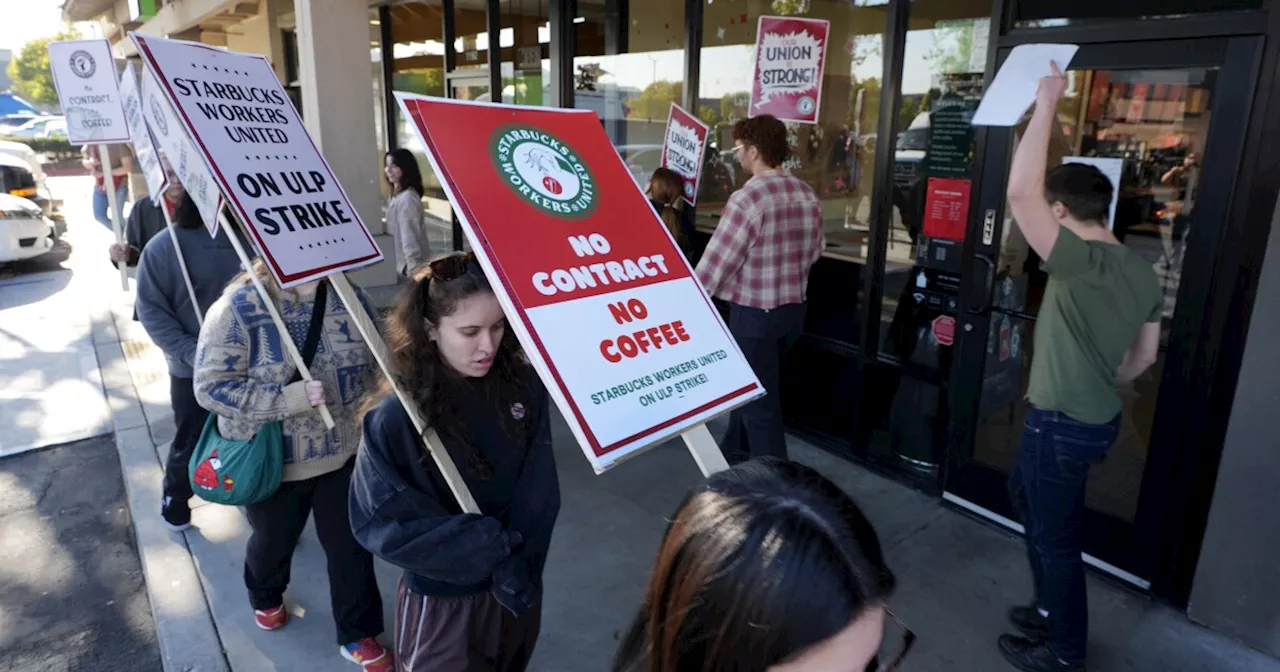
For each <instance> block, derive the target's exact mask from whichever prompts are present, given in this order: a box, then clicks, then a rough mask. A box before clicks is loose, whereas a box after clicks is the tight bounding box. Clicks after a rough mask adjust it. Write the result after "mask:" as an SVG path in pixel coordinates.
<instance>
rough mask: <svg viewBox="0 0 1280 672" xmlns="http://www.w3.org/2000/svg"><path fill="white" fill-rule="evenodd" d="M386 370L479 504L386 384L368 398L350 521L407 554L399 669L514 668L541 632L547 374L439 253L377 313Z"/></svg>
mask: <svg viewBox="0 0 1280 672" xmlns="http://www.w3.org/2000/svg"><path fill="white" fill-rule="evenodd" d="M385 332H386V333H385V337H386V341H387V345H388V346H389V350H390V352H391V353H392V354H391V362H390V374H391V375H392V376H393V377H394V379H395V381H396V383H397V384H398V385H399V386H400V387H401V389H402V390H404V391H405V392H406V393H407V395H408V396H409V397H411V399H412V403H414V404H415V405H416V406H417V408H418V410H419V412H421V414H422V416H423V417H424V418H425V419H426V421H427V424H428V425H429V426H430V427H432V428H434V429H435V430H436V432H437V433H438V434H439V435H440V437H441V440H442V442H443V443H444V446H445V448H446V450H447V451H448V453H449V455H450V457H452V459H453V461H454V463H455V464H457V465H458V468H459V469H460V471H461V472H462V475H463V480H464V481H465V483H466V485H467V488H468V489H470V491H471V494H472V496H473V497H474V498H475V500H476V503H477V504H478V505H479V507H480V510H481V512H482V513H480V514H467V513H463V512H462V510H461V508H460V507H459V506H458V503H457V501H456V500H455V499H454V497H453V495H452V494H451V492H450V490H449V487H448V485H447V483H446V482H445V480H444V478H443V477H442V476H441V475H440V472H439V470H438V469H437V468H436V466H435V462H434V461H433V460H432V458H431V456H430V455H429V454H428V452H427V450H426V448H425V447H424V446H423V443H422V441H421V440H419V438H418V433H417V432H416V431H415V430H414V427H413V424H412V422H411V421H410V420H409V416H408V414H407V413H406V412H405V410H404V408H403V407H402V406H401V404H400V401H399V400H398V398H397V397H396V396H395V395H394V394H388V393H387V390H388V389H389V385H387V384H385V383H384V385H383V391H382V393H380V394H377V395H375V396H374V397H373V398H371V399H370V400H369V406H370V409H371V410H369V411H368V412H367V414H366V415H365V418H364V434H363V448H362V449H361V450H360V453H359V455H358V456H357V458H356V467H355V474H354V476H353V478H352V481H351V497H350V509H351V526H352V531H353V532H354V533H355V536H356V539H357V540H358V541H359V542H360V544H361V545H363V546H364V547H365V548H367V549H368V550H369V551H371V552H372V553H374V554H375V555H377V556H379V557H381V558H383V559H384V560H386V561H388V562H390V563H392V564H395V565H398V566H400V567H402V568H404V570H405V572H404V575H403V577H402V578H401V580H400V588H399V592H398V596H397V600H396V626H395V632H396V633H397V641H396V658H397V659H398V661H399V664H400V667H399V669H400V670H401V672H418V671H422V670H430V671H431V672H471V671H473V670H486V671H490V670H492V671H494V672H519V671H520V670H524V669H525V666H526V665H527V664H528V661H529V658H530V656H531V655H532V654H533V649H534V645H535V644H536V642H537V638H538V631H539V626H540V618H541V612H542V604H541V592H542V589H541V584H542V570H543V566H544V564H545V562H546V557H547V548H548V546H549V545H550V543H551V530H552V528H553V527H554V525H555V521H556V516H557V515H558V514H559V511H560V484H559V480H558V477H557V475H556V465H555V459H554V456H553V454H552V450H551V409H550V407H549V405H548V401H547V393H546V390H545V388H543V386H542V384H541V383H540V382H539V380H538V377H537V375H536V373H534V371H533V369H532V368H531V367H530V366H529V364H528V363H527V361H526V360H525V359H524V356H523V354H522V352H521V350H520V347H519V345H518V344H517V343H516V342H515V338H514V337H513V335H512V333H511V331H510V330H508V329H507V325H506V319H505V317H504V316H503V313H502V307H501V305H499V303H498V300H497V298H496V297H495V296H494V294H493V290H492V289H491V287H490V285H489V282H488V280H487V279H486V278H485V275H484V271H483V270H482V269H481V268H480V265H479V264H478V263H477V262H476V260H475V257H474V256H472V255H471V254H455V255H452V256H447V257H442V258H439V259H437V260H435V261H433V262H431V263H430V264H428V265H427V266H426V267H424V268H423V269H422V270H420V271H419V272H418V273H417V274H416V277H415V278H414V281H413V282H412V283H410V284H408V285H406V286H405V287H404V289H402V290H401V292H400V295H399V297H398V299H397V302H396V306H395V308H394V310H393V311H392V313H391V314H390V316H388V318H387V322H386V325H385Z"/></svg>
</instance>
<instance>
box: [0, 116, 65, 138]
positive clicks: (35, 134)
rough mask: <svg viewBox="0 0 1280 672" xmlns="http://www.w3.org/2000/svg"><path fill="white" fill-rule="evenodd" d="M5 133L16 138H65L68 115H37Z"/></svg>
mask: <svg viewBox="0 0 1280 672" xmlns="http://www.w3.org/2000/svg"><path fill="white" fill-rule="evenodd" d="M5 135H8V136H10V137H14V138H65V137H67V119H66V117H36V118H35V119H32V120H30V121H28V122H26V123H25V124H23V125H21V126H18V127H17V128H14V129H10V130H9V131H8V132H7V133H5Z"/></svg>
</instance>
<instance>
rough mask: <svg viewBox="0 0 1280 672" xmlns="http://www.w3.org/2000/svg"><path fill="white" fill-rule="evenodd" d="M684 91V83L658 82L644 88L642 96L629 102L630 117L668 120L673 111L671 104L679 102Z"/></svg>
mask: <svg viewBox="0 0 1280 672" xmlns="http://www.w3.org/2000/svg"><path fill="white" fill-rule="evenodd" d="M683 91H684V82H668V81H666V80H659V81H656V82H654V83H652V84H650V85H649V86H646V87H644V90H643V91H641V92H640V95H638V96H636V97H635V98H632V99H631V100H629V101H627V111H628V113H629V114H628V116H629V117H630V118H631V119H661V120H663V121H665V120H666V118H667V113H668V112H670V111H671V103H675V102H679V101H680V95H681V93H682V92H683Z"/></svg>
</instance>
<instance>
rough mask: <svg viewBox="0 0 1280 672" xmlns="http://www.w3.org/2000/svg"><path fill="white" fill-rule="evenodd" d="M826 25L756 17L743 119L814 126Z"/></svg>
mask: <svg viewBox="0 0 1280 672" xmlns="http://www.w3.org/2000/svg"><path fill="white" fill-rule="evenodd" d="M830 30H831V24H830V23H829V22H827V21H824V20H821V19H800V18H795V17H790V16H762V17H760V22H759V24H758V26H757V28H756V67H755V75H754V76H753V77H752V80H751V106H750V107H749V108H748V109H749V110H750V113H749V115H748V116H752V117H758V116H761V115H765V114H772V115H773V116H775V117H777V118H779V119H781V120H783V121H796V122H800V123H802V124H816V123H818V109H819V107H820V106H821V104H822V70H823V67H825V66H826V61H827V57H826V55H827V36H828V33H829V32H830Z"/></svg>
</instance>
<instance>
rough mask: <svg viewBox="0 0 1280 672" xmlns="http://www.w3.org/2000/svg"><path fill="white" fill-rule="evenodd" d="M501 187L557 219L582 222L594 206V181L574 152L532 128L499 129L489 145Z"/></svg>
mask: <svg viewBox="0 0 1280 672" xmlns="http://www.w3.org/2000/svg"><path fill="white" fill-rule="evenodd" d="M489 158H490V159H491V160H492V161H493V163H494V166H495V167H496V168H497V169H498V173H499V174H500V175H501V176H502V182H503V183H504V184H506V185H507V188H508V189H510V190H511V191H512V192H514V193H515V194H516V195H517V196H519V197H520V199H521V200H524V201H526V202H528V203H529V204H530V205H532V206H534V207H535V208H537V209H539V210H541V211H543V212H545V213H547V214H548V215H551V216H552V217H558V218H560V219H582V218H583V217H587V216H588V215H590V214H591V213H592V212H595V209H596V205H597V203H598V201H599V194H598V192H597V191H596V180H595V177H594V176H593V175H592V174H591V171H590V170H589V169H588V168H587V166H586V164H585V163H583V161H582V158H581V157H580V156H578V153H577V152H575V151H573V149H572V148H570V147H569V145H567V144H565V143H564V142H563V141H561V140H560V139H559V138H557V137H555V136H554V135H551V134H550V133H547V132H546V131H542V130H540V129H537V128H533V127H529V126H520V125H510V126H503V127H502V128H499V129H498V130H497V131H496V132H494V134H493V138H492V139H491V140H490V142H489Z"/></svg>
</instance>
